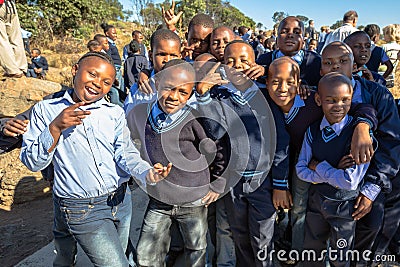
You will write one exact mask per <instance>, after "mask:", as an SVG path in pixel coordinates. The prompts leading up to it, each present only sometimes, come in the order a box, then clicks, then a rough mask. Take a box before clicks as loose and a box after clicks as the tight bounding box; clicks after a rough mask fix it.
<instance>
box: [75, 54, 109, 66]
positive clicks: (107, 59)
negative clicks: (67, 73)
mask: <svg viewBox="0 0 400 267" xmlns="http://www.w3.org/2000/svg"><path fill="white" fill-rule="evenodd" d="M89 57H98V58H101V59H102V60H104V61H106V62H108V63H110V64H111V65H112V66H113V68H114V71H115V65H114V61H113V60H112V58H111V57H110V56H109V55H108V54H107V53H104V52H97V51H92V52H87V53H86V54H84V55H83V56H82V57H81V58H80V59H79V60H78V62H77V63H76V64H78V65H79V63H81V62H83V61H84V60H86V59H88V58H89Z"/></svg>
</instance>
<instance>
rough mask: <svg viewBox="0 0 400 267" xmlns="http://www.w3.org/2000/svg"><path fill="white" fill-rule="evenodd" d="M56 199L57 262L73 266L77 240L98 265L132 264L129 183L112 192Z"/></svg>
mask: <svg viewBox="0 0 400 267" xmlns="http://www.w3.org/2000/svg"><path fill="white" fill-rule="evenodd" d="M53 200H54V201H53V202H54V227H53V233H54V244H55V248H56V251H57V256H56V258H55V259H54V262H53V266H71V265H72V264H73V260H74V256H75V255H76V241H77V242H78V243H79V245H80V246H81V247H82V249H83V250H84V251H85V253H86V254H87V255H88V257H89V259H90V261H91V262H92V263H93V264H94V265H95V266H110V267H111V266H112V267H115V266H129V264H128V260H127V258H126V256H125V250H126V247H127V244H128V236H129V226H130V221H131V215H132V202H131V191H130V189H129V187H128V188H127V186H126V184H123V185H121V186H120V187H119V188H118V189H117V190H116V191H114V192H113V193H111V194H109V195H103V196H99V197H93V198H86V199H85V198H67V199H66V198H59V197H57V196H55V195H53Z"/></svg>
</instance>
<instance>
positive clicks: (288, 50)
mask: <svg viewBox="0 0 400 267" xmlns="http://www.w3.org/2000/svg"><path fill="white" fill-rule="evenodd" d="M279 26H280V27H279V29H278V37H277V40H276V42H277V45H278V47H279V50H280V51H281V52H282V53H283V54H284V55H285V56H294V55H296V54H297V53H298V52H299V51H300V50H301V49H302V48H303V44H304V40H303V30H302V27H301V25H300V23H299V21H298V20H297V19H296V18H294V17H289V18H286V19H285V21H282V22H281V25H279Z"/></svg>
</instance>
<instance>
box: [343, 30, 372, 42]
mask: <svg viewBox="0 0 400 267" xmlns="http://www.w3.org/2000/svg"><path fill="white" fill-rule="evenodd" d="M360 36H368V39H369V35H368V34H367V33H366V32H365V31H356V32H353V33H352V34H350V35H348V36H347V37H346V38H344V40H343V42H344V43H345V44H349V43H350V42H352V41H353V40H354V39H356V38H358V37H360Z"/></svg>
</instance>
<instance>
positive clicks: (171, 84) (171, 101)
mask: <svg viewBox="0 0 400 267" xmlns="http://www.w3.org/2000/svg"><path fill="white" fill-rule="evenodd" d="M163 71H166V73H165V74H163V75H162V76H161V77H162V79H161V80H160V81H158V82H157V85H156V86H157V88H158V90H159V91H158V93H159V95H160V97H159V99H158V103H159V105H160V107H161V108H162V110H163V111H164V112H165V113H167V114H172V113H175V112H177V111H178V110H180V109H182V108H183V107H184V106H185V105H186V102H187V101H188V99H189V98H190V96H191V94H192V92H193V86H194V81H195V77H194V75H193V73H189V72H188V71H186V70H184V69H180V68H179V67H175V69H172V68H167V69H165V70H163Z"/></svg>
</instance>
